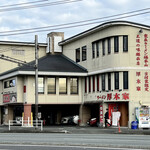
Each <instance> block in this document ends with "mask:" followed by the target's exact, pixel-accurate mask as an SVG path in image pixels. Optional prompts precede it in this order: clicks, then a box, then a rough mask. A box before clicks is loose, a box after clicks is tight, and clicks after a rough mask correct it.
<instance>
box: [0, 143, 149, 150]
mask: <svg viewBox="0 0 150 150" xmlns="http://www.w3.org/2000/svg"><path fill="white" fill-rule="evenodd" d="M0 146H14V147H15V146H16V147H20V146H22V147H58V148H61V147H62V148H63V147H67V148H69V147H70V148H72V147H74V148H84V149H89V148H92V149H100V148H101V149H106V150H110V149H112V150H113V149H114V150H148V149H134V148H133V149H132V148H119V147H101V146H99V147H96V146H76V145H74V146H71V145H70V146H69V145H29V144H27V145H26V144H24V145H23V144H0ZM0 150H8V149H0Z"/></svg>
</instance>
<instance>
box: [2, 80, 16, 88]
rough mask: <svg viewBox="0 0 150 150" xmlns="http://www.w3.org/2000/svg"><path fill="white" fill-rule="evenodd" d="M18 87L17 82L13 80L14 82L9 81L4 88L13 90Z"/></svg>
mask: <svg viewBox="0 0 150 150" xmlns="http://www.w3.org/2000/svg"><path fill="white" fill-rule="evenodd" d="M15 86H16V80H15V79H12V80H8V81H5V82H4V88H11V87H15Z"/></svg>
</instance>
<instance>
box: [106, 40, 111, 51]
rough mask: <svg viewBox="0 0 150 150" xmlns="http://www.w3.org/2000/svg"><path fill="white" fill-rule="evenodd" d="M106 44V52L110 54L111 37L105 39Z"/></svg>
mask: <svg viewBox="0 0 150 150" xmlns="http://www.w3.org/2000/svg"><path fill="white" fill-rule="evenodd" d="M107 42H108V43H107V44H108V54H110V53H111V39H110V38H108V39H107Z"/></svg>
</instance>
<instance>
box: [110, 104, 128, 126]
mask: <svg viewBox="0 0 150 150" xmlns="http://www.w3.org/2000/svg"><path fill="white" fill-rule="evenodd" d="M108 111H109V119H110V120H111V119H112V112H117V111H120V112H121V117H120V121H119V122H120V126H125V127H126V126H128V120H129V119H128V118H129V117H128V103H127V102H123V103H110V104H108Z"/></svg>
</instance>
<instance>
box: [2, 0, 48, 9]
mask: <svg viewBox="0 0 150 150" xmlns="http://www.w3.org/2000/svg"><path fill="white" fill-rule="evenodd" d="M45 1H49V0H38V1H32V2H27V3H19V4H18V3H16V4H10V5H2V6H0V8H4V7H13V6H20V5H29V4H33V3H41V2H45Z"/></svg>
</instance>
